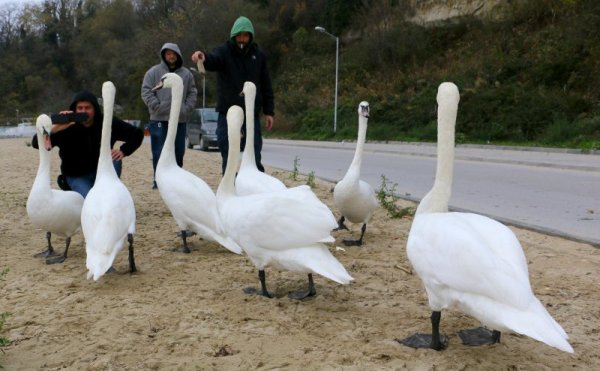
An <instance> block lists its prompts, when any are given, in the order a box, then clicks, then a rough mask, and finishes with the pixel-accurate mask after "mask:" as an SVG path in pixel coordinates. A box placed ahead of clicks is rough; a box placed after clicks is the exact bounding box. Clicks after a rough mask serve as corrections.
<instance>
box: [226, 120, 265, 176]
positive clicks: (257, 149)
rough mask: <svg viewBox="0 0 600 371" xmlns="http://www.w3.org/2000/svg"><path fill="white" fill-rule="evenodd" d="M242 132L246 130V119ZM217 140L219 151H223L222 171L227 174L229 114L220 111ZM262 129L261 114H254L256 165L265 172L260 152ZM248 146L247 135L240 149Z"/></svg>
mask: <svg viewBox="0 0 600 371" xmlns="http://www.w3.org/2000/svg"><path fill="white" fill-rule="evenodd" d="M242 132H244V133H245V132H246V120H245V119H244V125H243V126H242ZM217 142H218V144H219V151H220V152H221V158H222V159H223V162H222V163H221V171H222V172H223V174H225V168H226V167H227V155H228V151H229V138H228V137H227V114H224V113H221V112H219V119H218V121H217ZM262 144H263V141H262V131H261V130H260V119H259V115H258V114H256V115H255V116H254V159H255V160H256V167H257V168H258V170H260V171H262V172H263V173H264V172H265V168H264V167H263V165H262V163H261V162H260V160H261V155H260V152H261V151H262ZM245 146H246V140H245V135H244V137H243V138H242V142H241V143H240V151H243V150H244V147H245Z"/></svg>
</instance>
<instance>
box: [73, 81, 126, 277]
mask: <svg viewBox="0 0 600 371" xmlns="http://www.w3.org/2000/svg"><path fill="white" fill-rule="evenodd" d="M115 93H116V89H115V86H114V85H113V83H112V82H110V81H106V82H105V83H104V84H102V100H103V102H104V118H103V120H102V136H101V140H100V157H99V158H98V169H97V171H96V181H95V182H94V186H93V187H92V189H90V191H89V193H88V195H87V197H86V198H85V201H84V202H83V209H82V211H81V227H82V229H83V235H84V237H85V244H86V245H85V250H86V253H87V258H86V267H87V269H88V273H87V278H88V279H90V278H93V279H94V281H97V280H98V279H100V277H102V276H103V275H104V274H105V273H106V272H107V271H108V270H109V269H110V268H111V267H112V264H113V262H114V260H115V257H116V256H117V254H118V253H119V252H120V251H121V250H122V249H123V245H124V243H125V241H128V242H129V271H130V272H131V273H133V272H135V271H136V266H135V258H134V250H133V235H134V233H135V206H134V203H133V199H132V198H131V194H130V193H129V191H128V190H127V187H125V185H124V184H123V183H122V182H121V180H120V179H119V177H118V176H117V172H116V171H115V168H114V165H113V161H112V157H111V145H110V137H111V132H112V119H113V108H114V102H115Z"/></svg>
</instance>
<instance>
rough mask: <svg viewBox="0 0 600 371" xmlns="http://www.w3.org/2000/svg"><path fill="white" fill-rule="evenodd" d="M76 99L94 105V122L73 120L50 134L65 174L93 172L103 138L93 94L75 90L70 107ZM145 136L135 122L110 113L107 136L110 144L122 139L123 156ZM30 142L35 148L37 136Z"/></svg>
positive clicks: (134, 147) (97, 106)
mask: <svg viewBox="0 0 600 371" xmlns="http://www.w3.org/2000/svg"><path fill="white" fill-rule="evenodd" d="M79 101H87V102H91V103H92V104H93V105H94V108H95V112H96V113H95V115H94V124H93V125H92V126H90V127H85V126H83V125H81V124H75V125H72V126H70V127H68V128H67V129H65V130H61V131H59V132H57V133H55V134H52V136H51V137H50V140H51V142H52V147H58V148H59V152H58V154H59V156H60V159H61V164H60V170H61V172H62V174H64V175H68V176H80V175H84V174H89V173H92V172H93V173H95V172H96V169H97V167H98V158H99V157H100V140H101V138H102V119H103V117H104V116H103V115H102V111H101V109H100V105H99V104H98V99H97V98H96V96H95V95H94V94H92V93H90V92H88V91H82V92H80V93H77V94H76V95H75V96H74V97H73V102H72V103H71V107H70V109H71V110H75V106H76V104H77V102H79ZM143 140H144V132H143V131H142V130H141V129H139V128H136V127H135V126H133V125H131V124H129V123H127V122H125V121H123V120H120V119H118V118H116V117H113V120H112V134H111V138H110V144H111V148H112V146H114V144H115V142H116V141H122V142H124V143H123V144H122V145H121V147H120V150H121V151H123V154H124V155H125V156H129V155H131V154H132V153H133V152H134V151H135V150H136V149H138V147H139V146H140V145H141V144H142V141H143ZM32 146H33V147H34V148H38V142H37V136H36V135H34V136H33V140H32Z"/></svg>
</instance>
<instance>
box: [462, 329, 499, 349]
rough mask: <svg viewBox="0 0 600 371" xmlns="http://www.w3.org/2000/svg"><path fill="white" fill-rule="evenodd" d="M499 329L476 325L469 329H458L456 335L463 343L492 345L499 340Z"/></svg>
mask: <svg viewBox="0 0 600 371" xmlns="http://www.w3.org/2000/svg"><path fill="white" fill-rule="evenodd" d="M500 335H501V333H500V331H496V330H493V331H491V330H488V329H486V328H484V327H477V328H474V329H469V330H460V331H459V332H458V336H459V337H460V339H461V340H462V342H463V344H464V345H475V346H476V345H492V344H496V343H499V342H500Z"/></svg>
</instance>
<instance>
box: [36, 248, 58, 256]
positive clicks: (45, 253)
mask: <svg viewBox="0 0 600 371" xmlns="http://www.w3.org/2000/svg"><path fill="white" fill-rule="evenodd" d="M56 255H58V253H57V252H56V251H54V249H53V248H49V249H47V250H44V251H42V252H39V253H37V254H34V255H33V256H34V257H35V258H47V257H50V256H56Z"/></svg>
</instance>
